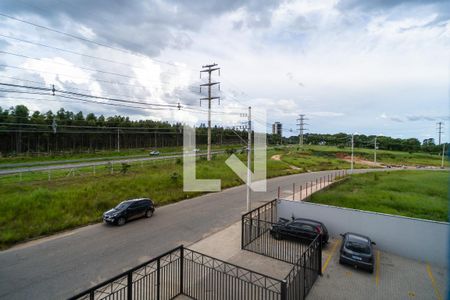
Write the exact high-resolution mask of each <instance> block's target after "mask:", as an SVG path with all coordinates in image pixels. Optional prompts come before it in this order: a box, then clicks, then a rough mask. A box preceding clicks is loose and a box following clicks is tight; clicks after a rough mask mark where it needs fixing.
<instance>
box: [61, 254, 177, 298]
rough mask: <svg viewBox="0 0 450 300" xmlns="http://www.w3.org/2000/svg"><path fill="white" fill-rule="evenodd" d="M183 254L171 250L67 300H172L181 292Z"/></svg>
mask: <svg viewBox="0 0 450 300" xmlns="http://www.w3.org/2000/svg"><path fill="white" fill-rule="evenodd" d="M183 252H184V247H183V246H179V247H177V248H174V249H172V250H170V251H168V252H166V253H164V254H162V255H160V256H158V257H156V258H154V259H152V260H150V261H148V262H146V263H143V264H141V265H139V266H137V267H134V268H132V269H130V270H128V271H126V272H124V273H122V274H119V275H117V276H115V277H113V278H111V279H109V280H107V281H105V282H103V283H100V284H98V285H96V286H94V287H92V288H90V289H88V290H86V291H84V292H82V293H80V294H78V295H76V296H73V297H71V298H69V299H71V300H72V299H73V300H75V299H76V300H125V299H127V300H131V299H140V300H147V299H148V300H150V299H152V300H153V299H158V300H159V299H173V298H175V297H176V296H178V295H180V294H181V293H182V290H183V278H182V274H183Z"/></svg>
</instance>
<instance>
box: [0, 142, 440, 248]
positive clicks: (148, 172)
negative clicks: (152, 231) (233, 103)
mask: <svg viewBox="0 0 450 300" xmlns="http://www.w3.org/2000/svg"><path fill="white" fill-rule="evenodd" d="M237 147H238V148H242V147H239V146H237ZM230 149H231V148H230ZM230 149H228V150H230ZM337 150H338V151H339V152H337ZM347 150H348V149H341V148H339V149H338V148H333V147H324V146H308V147H306V148H305V149H304V150H300V149H298V147H297V146H289V147H272V148H269V150H268V151H267V169H268V170H267V175H268V177H276V176H283V175H290V174H297V173H302V172H311V171H320V170H331V169H348V168H349V167H350V164H349V162H348V161H345V160H343V159H341V158H339V157H338V156H337V155H336V153H341V152H342V151H347ZM358 151H360V150H356V152H355V153H359V152H358ZM363 151H367V155H369V153H370V151H369V150H361V152H360V153H364V152H363ZM227 152H230V151H227ZM391 152H392V151H390V152H389V153H387V155H392V157H394V158H393V159H395V160H396V161H398V162H403V163H404V164H407V163H408V161H407V160H403V159H406V158H409V156H408V155H409V154H407V153H396V152H392V153H391ZM229 154H230V153H227V154H226V155H225V154H224V155H214V159H213V160H212V161H211V162H207V161H206V158H205V157H199V158H198V162H197V177H198V178H218V179H219V178H220V179H221V180H222V188H228V187H233V186H237V185H241V184H242V181H241V180H240V179H239V178H238V177H237V176H236V175H235V174H234V173H233V172H232V171H231V169H229V168H228V166H226V165H225V163H224V161H225V160H226V158H227V157H228V155H229ZM238 156H239V157H240V159H241V160H242V161H246V155H245V154H238ZM414 157H416V158H417V157H419V156H414ZM435 160H436V159H435V158H434V157H433V158H428V157H427V158H426V159H424V160H423V161H424V162H429V163H433V162H435ZM354 167H355V168H368V167H370V168H372V167H373V166H368V165H365V164H360V163H355V166H354ZM439 173H442V172H439ZM378 176H381V174H380V175H378ZM402 188H408V186H404V187H403V186H400V189H402ZM0 195H2V196H1V197H0V210H1V211H2V214H0V248H7V247H9V246H11V245H14V244H16V243H19V242H22V241H25V240H27V239H31V238H36V237H38V236H43V235H49V234H52V233H55V232H59V231H62V230H66V229H71V228H75V227H79V226H83V225H86V224H91V223H96V222H100V221H101V216H102V213H103V212H104V211H105V210H106V209H108V208H111V207H114V206H115V205H117V204H118V203H119V202H120V201H122V200H125V199H130V198H135V197H150V198H152V199H153V200H154V201H155V203H156V204H157V205H159V206H161V205H165V204H168V203H172V202H176V201H180V200H183V199H187V198H192V197H195V196H198V195H200V193H192V192H189V193H187V192H183V178H182V159H180V158H178V159H169V160H159V161H145V162H134V163H130V164H129V165H128V166H127V165H121V164H114V165H113V166H112V165H109V164H108V165H106V166H97V167H96V168H94V167H84V168H79V169H74V170H70V169H65V170H54V171H52V172H51V173H50V175H49V174H48V172H45V171H44V172H32V173H22V174H21V175H20V174H14V175H7V176H1V177H0Z"/></svg>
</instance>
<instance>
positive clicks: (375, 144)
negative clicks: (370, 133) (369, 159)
mask: <svg viewBox="0 0 450 300" xmlns="http://www.w3.org/2000/svg"><path fill="white" fill-rule="evenodd" d="M373 150H374V152H373V162H374V163H377V136H375V143H374V145H373Z"/></svg>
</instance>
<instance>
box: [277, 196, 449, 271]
mask: <svg viewBox="0 0 450 300" xmlns="http://www.w3.org/2000/svg"><path fill="white" fill-rule="evenodd" d="M292 215H294V216H295V217H297V218H309V219H314V220H318V221H321V222H322V223H324V224H325V226H326V227H327V229H328V231H329V232H330V234H331V235H332V236H338V235H339V234H340V233H345V232H354V233H360V234H363V235H366V236H368V237H370V238H371V239H372V240H373V241H374V242H376V243H377V247H378V248H379V249H380V250H382V251H386V252H390V253H394V254H397V255H400V256H403V257H408V258H412V259H416V260H420V261H424V262H430V263H434V264H437V265H441V266H448V238H449V228H450V226H449V223H446V222H435V221H428V220H422V219H414V218H407V217H401V216H394V215H388V214H381V213H373V212H367V211H361V210H356V209H349V208H341V207H335V206H329V205H322V204H314V203H308V202H300V201H290V200H279V201H278V217H283V218H290V217H291V216H292Z"/></svg>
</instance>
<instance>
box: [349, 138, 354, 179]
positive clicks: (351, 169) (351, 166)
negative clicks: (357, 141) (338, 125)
mask: <svg viewBox="0 0 450 300" xmlns="http://www.w3.org/2000/svg"><path fill="white" fill-rule="evenodd" d="M353 150H354V138H353V133H352V160H351V165H350V174H353Z"/></svg>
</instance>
